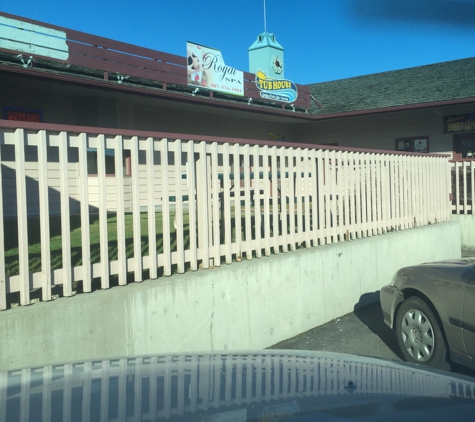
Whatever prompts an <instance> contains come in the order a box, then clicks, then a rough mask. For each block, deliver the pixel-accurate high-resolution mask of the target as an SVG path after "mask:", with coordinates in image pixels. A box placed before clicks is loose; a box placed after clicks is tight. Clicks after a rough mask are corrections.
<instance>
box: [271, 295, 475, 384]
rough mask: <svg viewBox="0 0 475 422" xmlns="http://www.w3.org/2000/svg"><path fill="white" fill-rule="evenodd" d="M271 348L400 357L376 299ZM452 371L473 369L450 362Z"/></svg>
mask: <svg viewBox="0 0 475 422" xmlns="http://www.w3.org/2000/svg"><path fill="white" fill-rule="evenodd" d="M270 348H271V349H300V350H321V351H326V352H339V353H349V354H355V355H362V356H372V357H377V358H383V359H390V360H396V361H401V360H402V356H401V355H400V353H399V350H398V346H397V341H396V337H395V334H394V332H393V331H392V330H391V329H390V328H389V327H388V326H387V325H386V324H385V323H384V321H383V312H382V310H381V307H380V304H379V302H376V303H373V304H371V305H368V306H365V307H362V308H359V309H357V310H355V311H354V312H352V313H350V314H347V315H344V316H342V317H340V318H337V319H335V320H333V321H330V322H328V323H327V324H324V325H321V326H319V327H315V328H313V329H311V330H309V331H307V332H305V333H303V334H300V335H299V336H296V337H293V338H291V339H288V340H285V341H282V342H280V343H277V344H275V345H274V346H272V347H270ZM452 366H453V369H452V371H453V372H456V373H460V374H463V375H468V376H471V377H475V371H472V370H470V369H467V368H464V367H462V366H459V365H456V364H453V365H452Z"/></svg>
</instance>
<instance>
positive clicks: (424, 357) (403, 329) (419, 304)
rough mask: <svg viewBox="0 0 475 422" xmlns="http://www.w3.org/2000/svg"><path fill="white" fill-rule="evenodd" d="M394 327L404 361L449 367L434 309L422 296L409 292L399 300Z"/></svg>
mask: <svg viewBox="0 0 475 422" xmlns="http://www.w3.org/2000/svg"><path fill="white" fill-rule="evenodd" d="M395 328H396V336H397V342H398V345H399V348H400V350H401V352H402V354H403V355H404V358H405V360H406V361H407V362H412V363H418V364H420V365H427V366H432V367H434V368H439V369H445V370H449V369H450V364H449V362H448V359H447V347H446V345H445V339H444V335H443V333H442V331H441V329H440V326H439V323H438V321H437V319H436V318H435V316H434V313H433V312H432V311H431V309H430V308H429V306H427V304H426V303H425V302H424V301H423V300H422V299H420V298H419V297H416V296H413V297H410V298H408V299H406V300H405V301H404V302H402V304H401V306H400V307H399V309H398V312H397V316H396V326H395Z"/></svg>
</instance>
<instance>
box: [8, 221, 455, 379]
mask: <svg viewBox="0 0 475 422" xmlns="http://www.w3.org/2000/svg"><path fill="white" fill-rule="evenodd" d="M458 257H460V227H459V224H458V222H456V221H450V222H446V223H441V224H436V225H431V226H427V227H424V228H417V229H412V230H406V231H401V232H393V233H389V234H385V235H380V236H375V237H371V238H365V239H360V240H354V241H349V242H342V243H338V244H334V245H328V246H322V247H314V248H311V249H300V250H298V251H296V252H289V253H285V254H280V255H274V256H270V257H265V258H261V259H254V260H252V261H249V262H241V263H234V264H232V265H228V266H223V267H220V268H214V269H210V270H200V271H197V272H189V273H186V274H183V275H175V276H172V277H169V278H161V279H158V280H151V281H146V282H143V283H140V284H132V285H129V286H126V287H116V288H113V289H110V290H104V291H97V292H94V293H89V294H81V295H78V296H74V297H71V298H61V299H58V300H56V301H54V302H50V303H39V304H35V305H32V306H29V307H17V308H13V309H10V310H7V311H4V312H2V313H1V314H0V339H1V344H2V353H1V354H0V370H6V369H12V368H18V367H24V366H33V365H42V364H45V363H54V362H64V361H74V360H81V359H91V358H94V359H96V358H103V357H114V356H127V355H135V354H153V353H162V352H185V351H188V352H191V351H205V350H226V349H227V350H243V349H259V348H265V347H268V346H271V345H273V344H275V343H278V342H280V341H282V340H284V339H287V338H290V337H293V336H295V335H297V334H299V333H302V332H305V331H307V330H309V329H311V328H313V327H315V326H318V325H321V324H324V323H326V322H328V321H330V320H332V319H334V318H337V317H339V316H342V315H344V314H347V313H349V312H351V311H353V310H354V308H355V306H358V305H361V304H362V301H363V302H365V301H368V300H375V299H376V300H377V294H376V293H375V292H377V291H378V290H379V289H380V288H381V287H382V286H383V285H385V284H387V283H389V281H390V280H391V277H392V275H393V274H394V272H395V271H396V270H397V269H398V268H400V267H401V266H405V265H411V264H416V263H420V262H424V261H432V260H439V259H446V258H458ZM371 293H373V294H371ZM363 304H365V303H363Z"/></svg>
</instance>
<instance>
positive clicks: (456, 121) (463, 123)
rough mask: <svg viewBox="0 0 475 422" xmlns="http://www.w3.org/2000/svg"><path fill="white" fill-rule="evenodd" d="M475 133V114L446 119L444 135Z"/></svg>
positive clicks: (447, 117) (457, 115)
mask: <svg viewBox="0 0 475 422" xmlns="http://www.w3.org/2000/svg"><path fill="white" fill-rule="evenodd" d="M470 131H475V114H456V115H453V116H445V117H444V133H457V132H470Z"/></svg>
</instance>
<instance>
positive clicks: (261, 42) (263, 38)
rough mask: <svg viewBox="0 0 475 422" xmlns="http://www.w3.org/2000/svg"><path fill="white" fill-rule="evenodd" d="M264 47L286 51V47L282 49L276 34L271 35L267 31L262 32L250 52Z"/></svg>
mask: <svg viewBox="0 0 475 422" xmlns="http://www.w3.org/2000/svg"><path fill="white" fill-rule="evenodd" d="M264 47H272V48H275V49H276V50H281V51H284V47H282V46H281V45H280V44H279V43H278V42H277V40H276V38H275V35H274V34H270V33H269V32H267V31H264V32H262V33H261V34H259V36H258V37H257V40H256V41H254V42H253V44H252V45H251V46H250V47H249V49H248V51H252V50H258V49H260V48H264Z"/></svg>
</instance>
